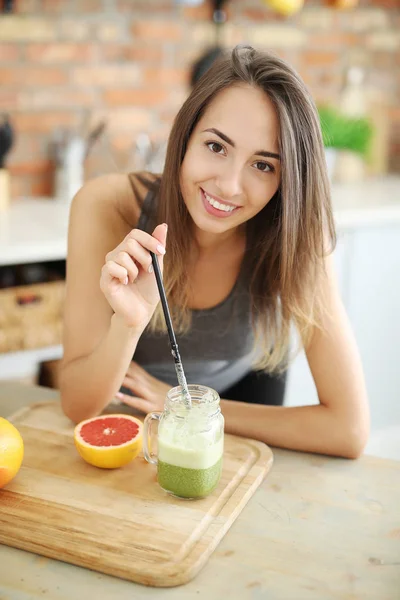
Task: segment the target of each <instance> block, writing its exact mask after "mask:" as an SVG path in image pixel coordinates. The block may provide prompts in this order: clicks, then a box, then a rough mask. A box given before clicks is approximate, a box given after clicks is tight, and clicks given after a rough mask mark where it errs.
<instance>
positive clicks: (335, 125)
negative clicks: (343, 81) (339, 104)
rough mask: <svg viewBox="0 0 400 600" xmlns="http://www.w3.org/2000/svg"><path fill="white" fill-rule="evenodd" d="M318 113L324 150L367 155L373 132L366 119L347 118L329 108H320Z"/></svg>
mask: <svg viewBox="0 0 400 600" xmlns="http://www.w3.org/2000/svg"><path fill="white" fill-rule="evenodd" d="M318 112H319V118H320V122H321V129H322V138H323V141H324V146H325V147H326V148H337V149H338V150H352V151H353V152H356V153H357V154H361V155H362V156H366V155H367V153H368V149H369V143H370V141H371V137H372V132H373V129H372V125H371V123H370V122H369V120H368V119H367V118H356V117H348V116H346V115H344V114H342V113H341V112H340V111H338V110H336V109H334V108H332V107H330V106H320V107H319V108H318Z"/></svg>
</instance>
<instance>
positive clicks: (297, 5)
mask: <svg viewBox="0 0 400 600" xmlns="http://www.w3.org/2000/svg"><path fill="white" fill-rule="evenodd" d="M263 1H264V3H265V4H266V5H267V6H269V7H270V8H272V10H275V11H276V12H277V13H279V14H281V15H284V16H285V17H290V16H291V15H294V14H295V13H297V12H299V10H301V9H302V8H303V5H304V0H263Z"/></svg>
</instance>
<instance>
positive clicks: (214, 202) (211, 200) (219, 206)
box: [203, 190, 235, 212]
mask: <svg viewBox="0 0 400 600" xmlns="http://www.w3.org/2000/svg"><path fill="white" fill-rule="evenodd" d="M203 192H204V190H203ZM204 196H205V198H206V200H207V202H209V203H210V204H211V206H213V207H214V208H217V209H218V210H224V211H225V212H232V211H233V210H234V208H235V206H228V204H221V202H218V201H217V200H214V198H211V196H209V195H208V194H207V193H206V192H204Z"/></svg>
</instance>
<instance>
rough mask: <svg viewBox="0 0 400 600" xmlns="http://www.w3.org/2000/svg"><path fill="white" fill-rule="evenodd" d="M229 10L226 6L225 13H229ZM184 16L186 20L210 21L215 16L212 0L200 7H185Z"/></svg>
mask: <svg viewBox="0 0 400 600" xmlns="http://www.w3.org/2000/svg"><path fill="white" fill-rule="evenodd" d="M227 8H228V7H227V6H225V8H224V10H225V12H227ZM182 14H183V18H184V19H195V20H196V21H210V20H211V19H212V16H213V6H212V3H211V1H210V0H204V1H203V2H202V4H199V5H198V6H184V7H183V11H182Z"/></svg>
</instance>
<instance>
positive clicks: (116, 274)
mask: <svg viewBox="0 0 400 600" xmlns="http://www.w3.org/2000/svg"><path fill="white" fill-rule="evenodd" d="M101 276H102V279H104V281H105V283H109V282H110V281H111V280H112V279H118V280H119V281H120V282H121V283H122V284H125V285H126V284H127V283H128V271H127V270H126V269H125V267H123V266H122V265H118V264H117V263H116V262H114V261H112V260H110V261H108V262H106V263H105V265H103V268H102V270H101Z"/></svg>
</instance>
